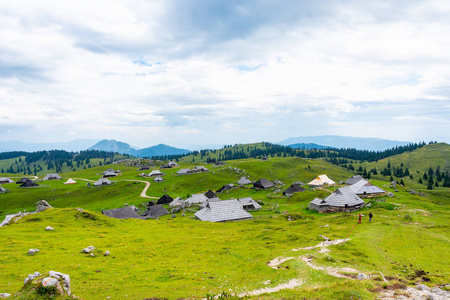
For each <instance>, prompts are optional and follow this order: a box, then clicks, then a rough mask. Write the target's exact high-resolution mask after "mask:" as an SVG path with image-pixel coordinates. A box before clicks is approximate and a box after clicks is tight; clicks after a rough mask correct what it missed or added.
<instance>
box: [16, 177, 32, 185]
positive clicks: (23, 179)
mask: <svg viewBox="0 0 450 300" xmlns="http://www.w3.org/2000/svg"><path fill="white" fill-rule="evenodd" d="M27 180H29V179H28V178H27V177H23V178H21V179H19V180H18V181H16V183H17V184H19V183H25V182H26V181H27Z"/></svg>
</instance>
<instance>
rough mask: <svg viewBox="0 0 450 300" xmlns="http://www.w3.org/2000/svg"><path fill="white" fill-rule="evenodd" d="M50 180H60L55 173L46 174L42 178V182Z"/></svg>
mask: <svg viewBox="0 0 450 300" xmlns="http://www.w3.org/2000/svg"><path fill="white" fill-rule="evenodd" d="M51 179H57V180H59V179H61V176H59V175H58V174H57V173H55V174H47V175H45V177H44V180H51Z"/></svg>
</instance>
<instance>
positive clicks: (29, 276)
mask: <svg viewBox="0 0 450 300" xmlns="http://www.w3.org/2000/svg"><path fill="white" fill-rule="evenodd" d="M39 276H41V273H39V272H38V271H36V272H34V273H33V274H30V275H28V277H27V278H25V280H24V282H23V284H26V283H27V282H28V281H30V280H33V279H35V278H38V277H39Z"/></svg>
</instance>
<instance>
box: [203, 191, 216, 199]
mask: <svg viewBox="0 0 450 300" xmlns="http://www.w3.org/2000/svg"><path fill="white" fill-rule="evenodd" d="M205 196H206V198H208V199H210V198H216V197H217V195H216V194H215V193H214V192H213V191H211V190H208V191H207V192H206V193H205Z"/></svg>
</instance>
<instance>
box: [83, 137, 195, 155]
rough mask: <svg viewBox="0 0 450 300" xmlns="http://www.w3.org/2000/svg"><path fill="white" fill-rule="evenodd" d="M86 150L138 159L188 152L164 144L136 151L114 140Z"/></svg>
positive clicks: (187, 151)
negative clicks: (120, 154)
mask: <svg viewBox="0 0 450 300" xmlns="http://www.w3.org/2000/svg"><path fill="white" fill-rule="evenodd" d="M88 150H101V151H110V152H118V153H122V154H130V155H133V156H138V157H152V156H162V155H177V154H186V153H189V152H190V151H189V150H187V149H179V148H175V147H171V146H168V145H164V144H159V145H155V146H151V147H148V148H144V149H136V148H135V147H132V146H130V145H129V144H127V143H123V142H119V141H116V140H102V141H100V142H98V143H96V144H95V145H94V146H92V147H90V148H89V149H88Z"/></svg>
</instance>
